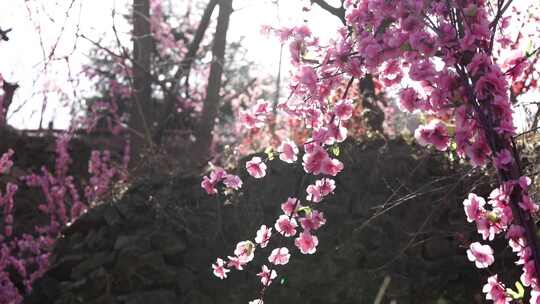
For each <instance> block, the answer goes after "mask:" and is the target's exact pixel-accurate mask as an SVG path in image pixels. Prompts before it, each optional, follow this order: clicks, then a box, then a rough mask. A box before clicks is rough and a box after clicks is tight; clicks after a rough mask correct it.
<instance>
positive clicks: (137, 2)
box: [129, 0, 154, 166]
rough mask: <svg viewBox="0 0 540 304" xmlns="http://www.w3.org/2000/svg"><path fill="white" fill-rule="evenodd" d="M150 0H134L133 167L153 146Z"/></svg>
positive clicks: (131, 113) (131, 110)
mask: <svg viewBox="0 0 540 304" xmlns="http://www.w3.org/2000/svg"><path fill="white" fill-rule="evenodd" d="M149 18H150V3H149V0H133V61H134V64H133V83H132V88H133V98H132V104H131V106H130V113H129V114H130V115H129V128H130V131H131V156H132V157H131V164H133V165H135V166H136V165H137V160H138V159H140V157H141V154H142V153H143V152H144V150H145V149H146V148H148V147H149V146H150V145H151V143H152V139H151V131H150V128H151V127H152V123H153V108H154V107H152V101H151V95H152V91H151V79H150V56H151V54H152V36H151V32H150V20H149Z"/></svg>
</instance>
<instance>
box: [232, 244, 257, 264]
mask: <svg viewBox="0 0 540 304" xmlns="http://www.w3.org/2000/svg"><path fill="white" fill-rule="evenodd" d="M255 248H256V247H255V244H253V242H251V241H242V242H239V243H238V244H236V249H235V250H234V254H235V255H236V256H237V257H238V259H239V260H240V262H241V263H242V264H246V263H249V262H251V260H253V257H254V256H255V255H254V252H255Z"/></svg>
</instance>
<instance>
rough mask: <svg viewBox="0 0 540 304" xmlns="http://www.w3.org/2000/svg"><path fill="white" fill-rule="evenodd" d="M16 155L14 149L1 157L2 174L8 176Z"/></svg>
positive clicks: (0, 168)
mask: <svg viewBox="0 0 540 304" xmlns="http://www.w3.org/2000/svg"><path fill="white" fill-rule="evenodd" d="M0 98H1V97H0ZM14 153H15V152H13V150H12V149H9V150H8V151H7V152H6V153H4V154H2V157H0V174H6V173H7V172H8V171H9V170H10V169H11V167H12V166H13V161H11V159H10V158H11V157H12V156H13V154H14Z"/></svg>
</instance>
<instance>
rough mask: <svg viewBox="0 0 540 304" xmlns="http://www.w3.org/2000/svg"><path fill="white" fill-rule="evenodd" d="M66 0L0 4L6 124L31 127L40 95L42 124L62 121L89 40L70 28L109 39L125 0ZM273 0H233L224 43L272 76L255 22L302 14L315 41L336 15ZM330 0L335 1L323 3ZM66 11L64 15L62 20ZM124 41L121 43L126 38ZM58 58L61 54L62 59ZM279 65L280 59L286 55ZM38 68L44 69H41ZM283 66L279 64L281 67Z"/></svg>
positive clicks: (272, 62) (271, 55)
mask: <svg viewBox="0 0 540 304" xmlns="http://www.w3.org/2000/svg"><path fill="white" fill-rule="evenodd" d="M195 1H202V0H195ZM71 2H72V1H67V0H55V1H51V0H49V1H21V0H19V1H0V20H1V21H0V27H1V28H2V29H5V28H12V29H13V31H12V32H11V33H10V34H9V37H10V41H9V42H0V44H1V46H0V73H2V75H3V76H4V78H5V79H6V80H8V81H10V82H17V83H18V84H19V85H20V86H21V88H20V89H18V90H17V93H16V96H15V98H14V104H13V105H12V106H11V107H10V112H9V113H8V122H9V123H10V124H11V125H13V126H15V127H19V128H38V127H39V123H40V120H41V112H42V107H43V106H44V100H45V99H46V103H45V112H44V113H45V114H44V117H43V119H42V120H43V122H42V125H43V127H46V126H47V124H48V123H49V121H51V120H53V121H54V126H55V128H65V127H67V126H68V125H69V119H70V117H71V111H72V104H71V103H70V101H72V100H77V99H79V100H80V97H81V96H85V94H87V93H89V92H90V91H89V90H90V88H89V87H88V84H86V86H85V84H84V83H76V82H75V81H76V79H77V73H78V72H79V71H80V68H81V66H82V64H83V63H85V62H87V58H86V57H85V55H86V54H87V52H88V50H89V49H90V48H91V45H90V43H88V42H87V41H85V40H84V39H81V38H80V39H78V40H76V33H77V25H79V28H78V32H79V33H80V34H84V35H86V36H88V37H90V38H91V39H93V40H99V39H104V41H111V40H112V39H114V37H113V34H112V30H111V28H112V22H113V18H112V11H113V9H114V8H116V11H117V13H118V14H122V13H125V12H127V9H126V8H127V7H128V3H130V2H131V1H130V0H92V1H82V0H74V2H73V5H72V6H71V8H69V7H70V5H71ZM164 2H165V1H164ZM205 2H206V1H205ZM275 2H276V1H275V0H235V1H234V8H235V12H234V14H233V15H232V17H231V25H230V32H229V35H230V36H229V37H230V38H231V40H237V39H239V38H241V37H243V38H244V40H243V41H244V45H245V47H246V48H247V50H248V52H247V56H248V58H249V59H250V60H252V61H254V62H257V63H259V64H260V68H261V69H262V71H263V73H269V74H272V75H275V74H276V73H277V66H278V60H279V51H280V45H279V42H278V41H277V40H276V39H266V38H264V37H262V36H261V34H260V28H261V26H262V25H273V26H280V25H287V26H290V25H296V24H299V23H301V22H302V21H303V20H304V19H306V18H308V17H309V18H310V20H314V21H312V22H310V25H311V26H312V28H313V29H314V31H315V32H316V33H318V34H319V35H322V36H321V38H322V39H328V38H329V37H331V35H332V34H334V33H335V29H337V27H338V25H339V22H338V21H337V18H335V17H333V16H330V15H328V14H326V13H325V12H323V11H322V10H320V9H319V8H318V7H317V8H315V9H314V10H313V11H312V12H311V14H309V15H308V14H305V13H303V12H302V6H303V5H305V3H306V2H305V1H303V0H280V1H279V5H277V4H276V3H275ZM333 2H339V0H336V1H329V3H333ZM334 4H335V3H334ZM68 9H69V14H68V16H69V17H67V18H66V14H65V13H66V11H68ZM116 22H117V24H116V26H117V28H118V31H119V32H124V33H127V32H129V30H130V28H129V25H128V24H127V23H126V22H125V20H124V19H123V18H122V17H121V16H120V15H118V16H117V17H116ZM39 28H41V29H42V31H41V33H39V31H38V30H36V29H39ZM60 33H62V34H61V35H60ZM325 36H326V37H325ZM58 37H60V39H59V40H58ZM57 40H58V43H57ZM42 44H43V45H44V46H45V47H44V48H42ZM54 45H57V46H56V48H55V56H54V57H55V60H53V61H50V60H49V58H48V57H49V52H50V50H51V49H52V47H53V46H54ZM74 45H76V49H75V50H73V48H74ZM126 46H129V42H128V43H126ZM43 49H45V50H46V52H45V53H44V52H43ZM284 54H287V52H286V51H285V52H284ZM64 57H69V62H68V61H66V60H65V59H64ZM284 62H285V63H286V62H288V59H285V60H284ZM45 63H47V64H45ZM68 63H69V66H68ZM45 67H46V68H47V73H43V70H44V68H45ZM287 69H288V66H287V65H285V66H284V71H285V72H286V70H287ZM69 73H71V75H69ZM70 78H71V80H70ZM44 88H48V89H49V90H53V91H54V90H55V89H58V90H57V91H58V92H59V93H56V94H55V93H50V92H49V93H48V94H43V89H44ZM44 96H47V98H45V97H44Z"/></svg>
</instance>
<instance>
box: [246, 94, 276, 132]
mask: <svg viewBox="0 0 540 304" xmlns="http://www.w3.org/2000/svg"><path fill="white" fill-rule="evenodd" d="M271 110H272V108H271V106H270V104H269V103H268V102H267V101H265V100H262V99H259V100H257V102H256V104H255V105H254V106H252V107H251V108H249V109H246V110H240V115H239V119H240V122H241V123H242V125H243V126H244V127H245V128H247V129H254V128H262V127H264V126H265V125H266V120H267V118H268V116H269V115H270V114H271Z"/></svg>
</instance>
